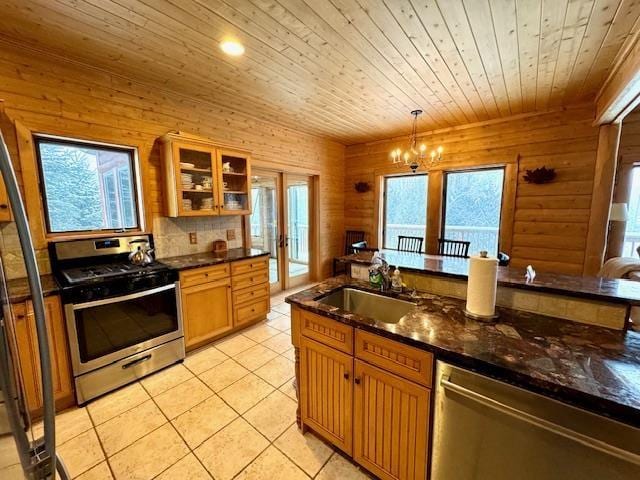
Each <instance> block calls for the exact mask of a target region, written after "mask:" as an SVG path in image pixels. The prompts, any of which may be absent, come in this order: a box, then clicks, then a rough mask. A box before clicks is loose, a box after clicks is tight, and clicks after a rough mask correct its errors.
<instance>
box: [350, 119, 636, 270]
mask: <svg viewBox="0 0 640 480" xmlns="http://www.w3.org/2000/svg"><path fill="white" fill-rule="evenodd" d="M593 115H594V110H593V107H589V106H577V107H575V108H570V109H559V110H554V111H550V112H546V113H541V114H537V115H516V116H513V117H512V119H511V120H510V121H506V122H495V121H487V122H479V123H477V124H473V125H467V126H466V127H453V128H450V129H442V130H439V131H434V132H425V133H424V134H421V135H420V136H421V138H420V141H424V142H425V143H426V144H427V145H428V146H430V145H438V144H441V145H443V146H444V158H443V161H442V163H441V164H440V165H437V166H435V167H434V168H432V169H430V171H429V200H428V207H427V208H428V227H427V230H428V232H427V248H428V252H430V253H435V245H436V244H437V238H438V236H439V233H440V232H439V230H440V218H441V217H440V215H441V211H440V210H441V205H442V203H441V198H442V193H441V189H442V185H441V182H442V173H443V171H445V170H455V169H460V168H474V167H486V166H490V165H501V166H505V190H504V192H503V196H504V197H503V198H504V202H503V215H502V220H501V237H500V245H501V247H500V248H501V249H502V250H504V251H506V252H507V253H509V254H510V255H511V258H512V264H513V265H514V266H515V267H517V268H524V267H526V266H527V265H528V264H533V265H534V267H535V268H536V269H538V270H540V271H544V270H551V271H556V272H559V273H575V274H581V273H582V270H583V268H584V258H585V248H586V244H587V232H588V229H589V217H590V212H591V208H592V201H591V196H592V193H593V190H594V174H595V164H596V150H597V146H598V128H597V127H594V126H593V125H592V122H593V118H594V117H593ZM639 125H640V124H639ZM639 130H640V128H639ZM406 141H407V137H397V138H392V139H388V140H386V141H376V142H370V143H366V144H359V145H352V146H348V147H347V149H346V157H345V162H346V166H347V168H346V172H345V189H346V191H345V225H346V228H349V229H362V230H365V231H366V232H367V234H368V235H376V227H377V225H376V224H372V218H374V217H373V215H371V209H370V207H369V206H368V205H367V206H364V207H363V208H362V210H361V211H360V215H358V212H359V210H358V208H357V207H356V206H354V205H353V204H351V205H350V204H348V203H347V202H348V196H349V193H348V192H349V189H352V184H353V183H354V182H355V181H357V180H361V179H362V178H365V176H366V175H371V170H373V171H374V173H375V176H376V178H379V176H382V175H388V174H393V173H401V172H402V171H403V170H402V169H398V168H396V167H395V166H393V165H392V164H391V162H390V159H389V151H391V150H392V149H393V148H395V147H398V146H402V145H404V144H406ZM638 144H639V145H640V141H638ZM542 166H546V167H548V168H554V169H555V170H556V172H557V177H556V179H555V180H554V182H552V183H550V184H545V185H533V184H528V183H526V182H525V181H524V175H525V171H526V170H527V169H533V168H539V167H542ZM407 171H408V170H407ZM356 179H357V180H356ZM372 200H373V201H375V199H372ZM510 216H511V225H512V226H511V233H509V230H510V227H509V217H510ZM432 246H433V247H432ZM507 247H508V248H507ZM432 248H433V250H431V249H432ZM565 252H566V254H565Z"/></svg>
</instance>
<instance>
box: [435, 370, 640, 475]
mask: <svg viewBox="0 0 640 480" xmlns="http://www.w3.org/2000/svg"><path fill="white" fill-rule="evenodd" d="M440 386H441V387H442V388H443V389H445V390H450V391H452V392H455V393H457V394H458V395H462V396H463V397H466V398H468V399H470V400H473V401H475V402H477V403H480V404H482V405H484V406H485V407H489V408H492V409H494V410H497V411H499V412H501V413H504V414H506V415H509V416H511V417H513V418H515V419H518V420H521V421H523V422H526V423H528V424H530V425H533V426H535V427H538V428H542V429H544V430H546V431H548V432H551V433H554V434H556V435H560V436H562V437H564V438H567V439H569V440H572V441H574V442H577V443H580V444H582V445H584V446H586V447H589V448H593V449H594V450H599V451H600V452H603V453H606V454H608V455H611V456H614V457H617V458H620V459H622V460H625V461H627V462H630V463H633V464H635V465H640V455H636V454H635V453H632V452H629V451H627V450H623V449H622V448H618V447H615V446H613V445H610V444H608V443H607V442H603V441H601V440H598V439H595V438H592V437H589V436H587V435H584V434H582V433H580V432H576V431H575V430H572V429H570V428H566V427H563V426H562V425H558V424H557V423H554V422H550V421H548V420H545V419H544V418H540V417H536V416H535V415H531V414H530V413H528V412H524V411H522V410H519V409H517V408H514V407H512V406H510V405H507V404H505V403H502V402H499V401H498V400H495V399H493V398H491V397H488V396H486V395H483V394H481V393H478V392H476V391H474V390H471V389H468V388H466V387H463V386H462V385H458V384H457V383H453V382H452V381H451V378H450V377H449V376H447V375H443V376H442V378H441V379H440Z"/></svg>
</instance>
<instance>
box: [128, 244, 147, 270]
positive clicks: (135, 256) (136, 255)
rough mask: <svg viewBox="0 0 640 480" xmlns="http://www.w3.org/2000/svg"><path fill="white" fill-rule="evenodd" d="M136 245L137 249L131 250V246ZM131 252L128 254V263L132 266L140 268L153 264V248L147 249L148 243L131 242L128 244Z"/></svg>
mask: <svg viewBox="0 0 640 480" xmlns="http://www.w3.org/2000/svg"><path fill="white" fill-rule="evenodd" d="M136 244H137V248H135V250H134V249H133V245H136ZM129 246H131V247H132V251H131V253H130V254H129V261H130V262H131V263H132V264H134V265H139V266H141V267H144V266H147V265H151V264H152V263H153V256H151V254H152V253H153V248H149V242H147V241H146V240H132V241H130V242H129Z"/></svg>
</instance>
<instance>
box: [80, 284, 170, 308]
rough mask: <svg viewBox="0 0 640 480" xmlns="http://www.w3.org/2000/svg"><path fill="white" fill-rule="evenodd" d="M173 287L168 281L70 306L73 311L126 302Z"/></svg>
mask: <svg viewBox="0 0 640 480" xmlns="http://www.w3.org/2000/svg"><path fill="white" fill-rule="evenodd" d="M175 288H176V284H175V283H170V284H169V285H163V286H162V287H157V288H152V289H151V290H144V291H142V292H136V293H131V294H129V295H122V296H120V297H113V298H105V299H103V300H94V301H93V302H85V303H77V304H74V305H72V307H73V310H74V311H76V310H82V309H85V308H91V307H99V306H101V305H109V304H111V303H119V302H126V301H127V300H134V299H136V298H142V297H146V296H149V295H153V294H155V293H160V292H164V291H166V290H172V289H173V290H175Z"/></svg>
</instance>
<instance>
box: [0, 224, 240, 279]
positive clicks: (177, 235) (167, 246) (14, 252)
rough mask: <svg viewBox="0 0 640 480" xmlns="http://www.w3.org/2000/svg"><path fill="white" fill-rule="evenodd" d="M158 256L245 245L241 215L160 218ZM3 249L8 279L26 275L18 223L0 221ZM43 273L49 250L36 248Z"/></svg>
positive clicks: (47, 265) (155, 227) (156, 227)
mask: <svg viewBox="0 0 640 480" xmlns="http://www.w3.org/2000/svg"><path fill="white" fill-rule="evenodd" d="M227 230H234V231H235V237H236V238H235V240H227ZM189 232H196V235H197V238H198V243H197V244H195V245H191V244H190V243H189ZM153 238H154V241H155V247H156V256H157V258H159V259H160V258H165V257H173V256H177V255H189V254H192V253H200V252H208V251H211V249H212V243H213V241H214V240H225V241H226V242H227V246H228V248H238V247H242V217H241V216H229V217H200V218H196V217H184V218H167V217H157V218H155V220H154V222H153ZM0 251H2V262H3V266H4V271H5V276H6V278H7V279H13V278H21V277H25V276H26V275H27V273H26V270H25V267H24V259H23V257H22V249H21V248H20V241H19V238H18V231H17V229H16V224H15V222H10V223H3V224H0ZM36 258H37V260H38V267H39V268H40V273H42V274H45V273H51V264H50V262H49V252H48V251H47V249H41V250H36Z"/></svg>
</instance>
